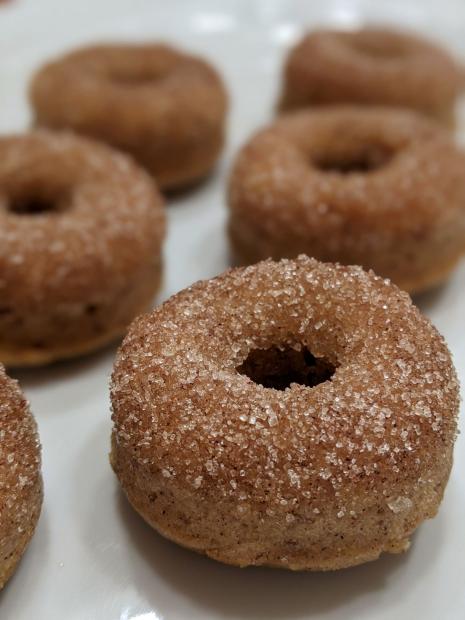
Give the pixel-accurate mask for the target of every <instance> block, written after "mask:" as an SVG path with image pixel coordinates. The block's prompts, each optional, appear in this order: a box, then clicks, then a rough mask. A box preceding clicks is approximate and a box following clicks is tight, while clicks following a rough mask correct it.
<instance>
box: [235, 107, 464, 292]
mask: <svg viewBox="0 0 465 620" xmlns="http://www.w3.org/2000/svg"><path fill="white" fill-rule="evenodd" d="M359 163H361V164H362V165H363V164H367V165H368V168H369V169H368V170H364V169H357V164H359ZM352 164H355V169H354V170H352V171H350V166H351V165H352ZM346 165H347V166H348V168H349V172H346V173H344V172H341V171H340V169H339V168H338V166H342V167H344V166H346ZM325 166H327V167H325ZM370 166H371V168H370ZM464 179H465V154H464V153H463V152H462V151H461V150H460V149H459V148H458V147H457V146H456V145H455V144H454V142H453V140H452V138H451V136H450V135H449V133H448V132H446V131H445V130H444V129H442V128H441V127H439V126H438V124H437V123H435V122H433V121H430V120H429V119H427V118H425V117H424V116H422V115H419V114H416V113H414V112H409V111H406V110H399V109H395V108H386V107H376V106H373V107H370V108H369V109H366V108H363V107H356V106H350V105H347V106H334V107H332V106H327V107H321V108H314V109H307V110H305V111H299V112H294V113H292V114H288V115H284V116H282V117H280V118H279V119H278V120H276V121H275V122H274V123H272V124H271V125H269V126H268V127H266V128H264V129H263V130H261V131H259V132H258V133H257V134H256V135H254V136H252V138H251V139H250V140H249V141H248V142H247V144H246V145H245V146H244V147H243V148H242V149H241V150H240V152H239V154H238V156H237V158H236V161H235V164H234V166H233V169H232V172H231V177H230V181H229V192H228V203H229V209H230V220H229V232H230V236H231V240H232V244H233V249H234V252H235V254H236V256H237V258H238V260H239V262H241V263H242V264H246V263H248V264H251V263H253V262H257V261H258V260H262V259H265V258H268V257H272V258H274V259H279V258H293V257H295V256H297V255H298V254H300V253H305V254H307V255H309V256H314V257H315V258H318V259H319V260H323V261H332V262H341V263H345V264H358V265H362V266H363V267H365V268H366V269H368V268H370V269H373V270H374V271H375V272H376V273H378V274H379V275H382V276H384V277H389V278H390V279H392V280H393V281H394V282H395V283H396V284H397V285H399V286H400V287H401V288H403V289H404V290H408V291H409V292H412V291H419V290H422V289H424V288H428V287H430V286H432V285H434V284H437V283H438V282H439V281H440V280H442V279H444V278H445V277H446V275H447V274H448V273H449V272H450V270H451V268H452V267H453V265H454V264H455V262H456V261H457V260H458V259H459V258H460V256H462V255H463V253H464V252H465V241H464V239H465V181H464Z"/></svg>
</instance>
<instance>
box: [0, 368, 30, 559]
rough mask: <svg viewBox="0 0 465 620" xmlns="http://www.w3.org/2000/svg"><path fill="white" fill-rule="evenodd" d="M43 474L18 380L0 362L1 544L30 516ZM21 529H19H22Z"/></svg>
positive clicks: (26, 405)
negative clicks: (30, 502)
mask: <svg viewBox="0 0 465 620" xmlns="http://www.w3.org/2000/svg"><path fill="white" fill-rule="evenodd" d="M39 477H40V442H39V437H38V434H37V427H36V423H35V421H34V418H33V417H32V415H31V413H30V411H29V405H28V403H27V401H26V400H25V398H24V396H23V395H22V393H21V390H20V389H19V386H18V383H17V381H14V380H13V379H10V378H9V377H8V376H7V375H6V373H5V369H4V367H3V366H2V365H1V364H0V548H2V549H3V548H4V545H3V540H2V538H3V537H4V536H9V535H10V534H11V528H12V527H16V528H17V529H18V532H19V533H21V522H22V521H24V520H26V522H27V519H28V516H29V515H28V514H26V513H27V511H28V510H29V509H28V501H27V500H28V496H29V494H30V489H31V488H34V489H35V488H36V485H37V479H38V478H39ZM18 532H17V533H18Z"/></svg>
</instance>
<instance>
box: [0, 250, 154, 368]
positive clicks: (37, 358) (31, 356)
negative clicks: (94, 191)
mask: <svg viewBox="0 0 465 620" xmlns="http://www.w3.org/2000/svg"><path fill="white" fill-rule="evenodd" d="M162 279H163V263H162V261H159V262H157V264H156V265H155V267H154V268H153V269H151V279H150V282H146V283H145V284H146V286H145V291H144V294H143V296H141V298H142V297H143V299H142V303H139V305H138V307H137V308H136V310H135V311H134V312H133V313H132V316H131V317H128V320H127V321H124V322H123V323H121V324H119V325H116V326H112V327H111V328H110V329H107V330H106V331H104V332H103V333H99V334H97V335H95V336H94V337H92V338H86V339H84V340H79V339H76V340H75V341H74V342H73V343H70V344H67V343H60V344H57V345H56V346H53V345H51V346H46V347H43V348H37V347H35V348H34V347H32V346H30V347H28V346H26V345H17V346H15V345H13V344H5V343H1V341H0V361H1V363H2V364H4V366H5V367H7V368H32V367H35V366H46V365H48V364H52V363H54V362H58V361H64V360H70V359H72V358H77V357H81V356H84V355H87V354H89V353H92V352H94V351H96V350H98V349H102V348H104V347H105V346H107V345H109V344H111V343H112V342H115V341H117V340H118V339H120V338H122V337H123V336H124V334H125V333H126V331H127V329H128V327H129V324H130V323H131V321H132V320H133V319H134V318H135V317H136V316H138V315H139V314H143V313H144V312H147V311H148V310H150V308H151V306H152V302H153V298H154V297H155V295H156V294H157V292H158V291H159V289H160V288H161V284H162Z"/></svg>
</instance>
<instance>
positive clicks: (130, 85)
mask: <svg viewBox="0 0 465 620" xmlns="http://www.w3.org/2000/svg"><path fill="white" fill-rule="evenodd" d="M30 99H31V102H32V105H33V108H34V110H35V116H36V123H37V124H38V125H39V126H43V127H49V128H52V129H72V130H74V131H76V132H77V133H81V134H84V135H88V136H90V137H93V138H96V139H99V140H102V141H103V142H107V143H108V144H110V145H112V146H114V147H116V148H118V149H121V150H123V151H127V152H128V153H130V154H131V155H133V157H134V158H135V159H136V160H137V161H138V162H139V163H140V164H142V165H143V166H145V167H146V168H147V170H148V171H149V172H150V173H151V174H153V175H154V176H155V179H156V181H157V183H158V185H159V186H160V187H161V188H162V189H174V188H177V187H180V186H184V185H187V184H190V183H193V182H195V181H197V180H199V179H200V178H202V177H204V176H205V175H206V174H207V173H208V172H209V171H210V170H211V168H212V167H213V166H214V164H215V162H216V160H217V159H218V157H219V155H220V152H221V149H222V148H223V143H224V132H225V119H226V111H227V95H226V91H225V88H224V86H223V83H222V80H221V78H220V76H219V74H218V73H217V72H216V70H215V69H214V68H213V67H212V66H211V65H210V64H209V63H208V62H206V61H204V60H202V59H201V58H198V57H196V56H191V55H190V54H186V53H183V52H181V51H179V50H177V49H175V48H172V47H170V46H167V45H161V44H146V45H129V44H102V45H94V46H91V47H85V48H81V49H78V50H75V51H73V52H71V53H68V54H66V55H65V56H62V57H61V58H57V59H56V60H53V61H51V62H49V63H48V64H46V65H45V66H44V67H42V68H41V69H40V70H39V71H38V73H37V74H36V76H35V77H34V79H33V81H32V83H31V88H30Z"/></svg>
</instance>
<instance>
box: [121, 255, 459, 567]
mask: <svg viewBox="0 0 465 620" xmlns="http://www.w3.org/2000/svg"><path fill="white" fill-rule="evenodd" d="M111 396H112V406H113V422H114V427H113V440H112V453H111V461H112V465H113V468H114V470H115V472H116V474H117V476H118V478H119V480H120V482H121V485H122V487H123V489H124V491H125V493H126V494H127V496H128V498H129V501H130V502H131V504H132V505H133V507H134V508H135V509H136V510H137V511H138V512H139V513H140V514H141V515H142V516H143V517H144V518H145V519H146V520H147V521H148V523H150V524H151V525H152V526H153V527H154V528H156V529H157V530H158V531H159V532H160V533H161V534H163V535H164V536H166V537H167V538H170V539H172V540H174V541H176V542H177V543H179V544H181V545H185V546H186V547H190V548H192V549H195V550H196V551H199V552H203V553H206V554H207V555H209V556H211V557H212V558H215V559H217V560H220V561H223V562H226V563H230V564H235V565H240V566H246V565H260V564H263V565H273V566H282V567H287V568H291V569H312V570H320V569H321V570H325V569H336V568H342V567H346V566H351V565H354V564H358V563H361V562H365V561H367V560H372V559H375V558H377V557H378V556H379V555H380V553H381V552H383V551H386V552H391V553H397V552H400V551H403V550H404V549H406V548H407V547H408V544H409V537H410V535H411V534H412V532H413V530H414V529H415V528H416V527H417V526H418V525H419V524H420V523H421V522H422V521H423V520H424V519H427V518H430V517H433V516H434V515H435V513H436V511H437V509H438V506H439V503H440V501H441V498H442V495H443V491H444V487H445V484H446V482H447V479H448V477H449V472H450V468H451V463H452V449H453V443H454V439H455V433H456V416H457V412H458V405H459V394H458V385H457V380H456V375H455V370H454V368H453V366H452V362H451V358H450V354H449V351H448V349H447V346H446V345H445V343H444V340H443V339H442V337H441V336H440V335H439V334H438V332H437V331H436V330H435V328H434V327H433V326H432V325H431V323H430V322H429V320H428V319H426V318H425V317H423V316H422V315H421V314H420V312H419V311H418V309H417V308H416V307H415V306H413V305H412V303H411V300H410V297H409V296H408V294H406V293H403V292H401V291H400V290H399V289H398V288H397V287H395V286H394V285H392V284H390V283H389V282H388V281H386V280H382V279H381V278H379V277H377V276H375V275H374V274H373V273H372V272H370V273H366V272H364V271H363V270H362V269H361V268H360V267H344V266H339V265H332V264H323V263H319V262H317V261H316V260H314V259H309V258H307V257H305V256H301V257H299V258H298V259H297V260H295V261H290V260H282V261H280V262H277V263H275V262H272V261H265V262H262V263H259V264H257V265H254V266H252V267H248V268H239V269H236V270H232V271H229V272H226V273H225V274H223V275H222V276H219V277H217V278H215V279H213V280H210V281H205V282H199V283H197V284H195V285H194V286H192V287H190V288H188V289H186V290H184V291H182V292H181V293H178V294H177V295H175V296H174V297H172V298H171V299H169V300H168V301H167V302H165V303H164V304H163V305H162V306H160V307H159V308H157V309H156V310H155V311H153V312H152V313H151V314H147V315H145V316H142V317H140V318H139V319H137V320H136V321H135V322H134V323H133V325H132V327H131V328H130V330H129V333H128V335H127V336H126V339H125V340H124V343H123V345H122V347H121V349H120V351H119V354H118V356H117V359H116V363H115V367H114V371H113V376H112V393H111Z"/></svg>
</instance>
